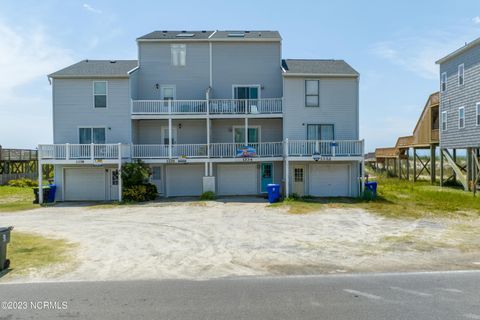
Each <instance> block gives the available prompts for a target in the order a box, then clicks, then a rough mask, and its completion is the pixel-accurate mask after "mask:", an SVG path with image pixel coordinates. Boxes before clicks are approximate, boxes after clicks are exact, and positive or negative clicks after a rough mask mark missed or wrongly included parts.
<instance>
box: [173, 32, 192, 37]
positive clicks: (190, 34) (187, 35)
mask: <svg viewBox="0 0 480 320" xmlns="http://www.w3.org/2000/svg"><path fill="white" fill-rule="evenodd" d="M193 36H195V34H194V33H179V34H177V35H176V37H177V38H191V37H193Z"/></svg>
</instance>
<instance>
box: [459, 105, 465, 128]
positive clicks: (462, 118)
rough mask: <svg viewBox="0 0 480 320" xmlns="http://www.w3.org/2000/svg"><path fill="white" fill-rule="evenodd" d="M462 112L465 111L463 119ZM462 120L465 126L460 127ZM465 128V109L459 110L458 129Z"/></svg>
mask: <svg viewBox="0 0 480 320" xmlns="http://www.w3.org/2000/svg"><path fill="white" fill-rule="evenodd" d="M460 111H463V117H460ZM460 120H463V126H461V125H460ZM464 128H465V107H460V108H458V129H464Z"/></svg>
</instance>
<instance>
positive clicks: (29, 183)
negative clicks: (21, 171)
mask: <svg viewBox="0 0 480 320" xmlns="http://www.w3.org/2000/svg"><path fill="white" fill-rule="evenodd" d="M8 185H9V186H10V187H20V188H31V187H37V186H38V182H37V181H34V180H30V179H25V178H22V179H16V180H10V181H8Z"/></svg>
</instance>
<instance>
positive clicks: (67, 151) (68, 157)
mask: <svg viewBox="0 0 480 320" xmlns="http://www.w3.org/2000/svg"><path fill="white" fill-rule="evenodd" d="M55 158H56V157H55ZM65 159H66V160H70V143H66V144H65Z"/></svg>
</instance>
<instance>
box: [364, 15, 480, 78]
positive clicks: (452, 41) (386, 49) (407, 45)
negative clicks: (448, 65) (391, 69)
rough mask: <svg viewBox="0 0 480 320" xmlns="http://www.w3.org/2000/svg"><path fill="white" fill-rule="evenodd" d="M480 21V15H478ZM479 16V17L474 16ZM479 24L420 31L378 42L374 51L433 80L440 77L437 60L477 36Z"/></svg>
mask: <svg viewBox="0 0 480 320" xmlns="http://www.w3.org/2000/svg"><path fill="white" fill-rule="evenodd" d="M477 18H478V20H479V23H480V16H479V17H477ZM474 20H475V19H474ZM477 34H478V27H472V26H471V25H470V26H466V25H464V26H457V27H452V28H449V29H446V30H443V31H436V32H432V31H428V32H418V34H416V35H410V36H397V37H395V38H394V39H391V40H388V41H382V42H378V43H375V44H373V45H372V46H371V48H370V49H371V52H372V53H373V54H374V55H376V56H378V57H380V58H382V59H384V60H387V61H390V62H391V63H393V64H396V65H399V66H401V67H402V68H404V69H405V70H408V71H411V72H413V73H415V74H416V75H418V76H420V77H422V78H425V79H429V80H433V79H437V78H438V66H437V65H436V64H435V61H437V60H438V59H440V58H442V57H443V56H445V55H447V54H448V53H450V52H452V51H454V50H456V49H458V48H459V47H461V46H462V45H463V44H464V43H465V42H466V41H472V40H473V39H475V38H476V37H477Z"/></svg>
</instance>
